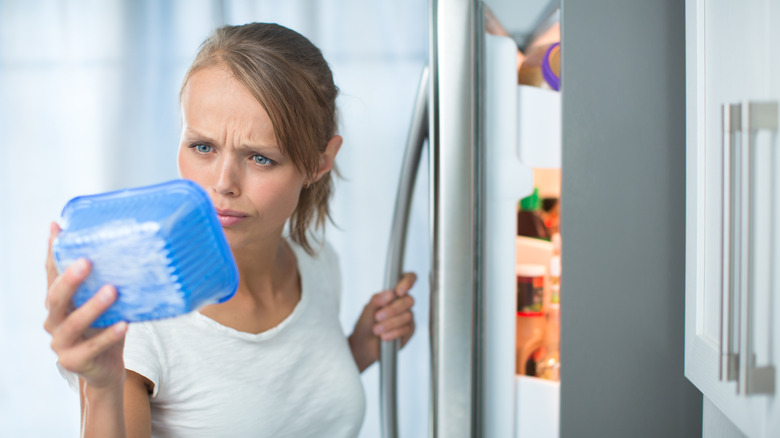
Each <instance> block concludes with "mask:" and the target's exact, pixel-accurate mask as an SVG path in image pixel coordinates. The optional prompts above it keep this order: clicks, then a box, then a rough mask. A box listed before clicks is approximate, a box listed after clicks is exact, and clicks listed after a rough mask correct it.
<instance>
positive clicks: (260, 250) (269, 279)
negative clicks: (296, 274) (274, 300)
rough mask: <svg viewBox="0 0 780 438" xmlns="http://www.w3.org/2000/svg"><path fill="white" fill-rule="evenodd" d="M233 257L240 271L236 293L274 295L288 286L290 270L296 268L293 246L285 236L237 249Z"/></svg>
mask: <svg viewBox="0 0 780 438" xmlns="http://www.w3.org/2000/svg"><path fill="white" fill-rule="evenodd" d="M233 257H234V259H235V261H236V266H237V267H238V273H239V287H238V291H237V292H236V293H242V294H248V295H251V296H252V297H255V298H263V297H271V296H272V295H274V294H275V293H279V292H280V291H283V290H284V289H286V288H285V287H284V285H285V284H286V283H287V282H288V281H289V277H290V275H291V274H290V270H291V269H295V268H296V267H295V256H294V254H293V252H292V249H291V248H290V247H289V245H288V244H287V242H286V241H285V240H284V239H283V238H282V237H281V236H279V237H277V238H275V239H270V240H269V241H266V242H261V243H258V244H255V245H252V246H249V247H243V248H238V249H234V250H233ZM296 271H297V269H296Z"/></svg>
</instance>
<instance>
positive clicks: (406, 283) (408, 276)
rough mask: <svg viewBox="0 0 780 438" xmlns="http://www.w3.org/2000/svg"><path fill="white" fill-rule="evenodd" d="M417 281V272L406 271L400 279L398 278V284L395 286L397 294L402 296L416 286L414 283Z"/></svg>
mask: <svg viewBox="0 0 780 438" xmlns="http://www.w3.org/2000/svg"><path fill="white" fill-rule="evenodd" d="M416 281H417V274H415V273H414V272H407V273H405V274H404V275H403V276H402V277H401V279H400V280H398V284H397V285H396V286H395V293H396V295H397V296H399V297H401V296H404V295H406V294H408V293H409V290H410V289H411V288H412V286H414V283H415V282H416Z"/></svg>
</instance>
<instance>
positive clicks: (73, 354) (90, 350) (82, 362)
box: [59, 321, 127, 373]
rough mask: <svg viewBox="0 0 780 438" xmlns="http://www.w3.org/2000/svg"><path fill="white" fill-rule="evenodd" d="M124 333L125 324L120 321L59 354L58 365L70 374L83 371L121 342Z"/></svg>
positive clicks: (125, 331)
mask: <svg viewBox="0 0 780 438" xmlns="http://www.w3.org/2000/svg"><path fill="white" fill-rule="evenodd" d="M126 333H127V323H126V322H124V321H120V322H118V323H116V324H114V325H112V326H110V327H108V328H106V329H105V330H103V331H101V332H99V333H98V334H96V335H95V336H93V337H91V338H89V339H87V340H85V341H84V342H81V343H79V344H78V345H76V346H75V347H73V348H69V349H67V350H64V351H63V352H61V353H60V354H59V363H60V365H62V367H63V368H65V369H66V370H69V371H72V372H76V373H78V372H81V371H85V367H87V366H88V364H90V363H92V361H93V360H94V359H95V358H96V357H97V356H99V355H100V354H102V353H103V352H105V351H106V350H108V349H109V348H111V347H113V346H114V345H116V344H117V343H119V342H123V341H124V339H125V334H126Z"/></svg>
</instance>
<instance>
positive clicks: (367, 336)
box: [349, 273, 417, 372]
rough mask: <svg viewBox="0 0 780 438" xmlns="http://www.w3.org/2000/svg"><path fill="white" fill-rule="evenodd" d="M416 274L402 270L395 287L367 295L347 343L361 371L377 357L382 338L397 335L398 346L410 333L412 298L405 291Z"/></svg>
mask: <svg viewBox="0 0 780 438" xmlns="http://www.w3.org/2000/svg"><path fill="white" fill-rule="evenodd" d="M415 281H417V276H416V275H415V274H413V273H406V274H404V275H403V276H402V277H401V280H399V281H398V284H397V285H396V286H395V291H390V290H385V291H382V292H378V293H376V294H374V296H372V297H371V300H370V301H369V302H368V304H366V307H365V308H363V313H362V314H361V315H360V318H358V321H357V323H355V330H354V331H353V332H352V336H350V337H349V346H350V348H351V349H352V356H354V357H355V362H356V363H357V365H358V369H359V370H360V371H361V372H362V371H363V370H365V369H366V368H368V366H369V365H371V364H372V363H374V362H375V361H377V360H378V359H379V348H380V345H381V342H382V341H392V340H394V339H400V342H401V347H403V346H404V345H406V343H407V342H408V341H409V339H410V338H411V337H412V334H414V315H413V314H412V306H413V305H414V298H412V296H411V295H409V289H411V288H412V286H413V285H414V282H415Z"/></svg>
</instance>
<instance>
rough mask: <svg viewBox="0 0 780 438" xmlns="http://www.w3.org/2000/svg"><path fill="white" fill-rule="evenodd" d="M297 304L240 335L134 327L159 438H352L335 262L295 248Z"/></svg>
mask: <svg viewBox="0 0 780 438" xmlns="http://www.w3.org/2000/svg"><path fill="white" fill-rule="evenodd" d="M290 246H291V247H292V248H293V251H294V253H295V255H296V257H297V260H298V269H299V272H300V276H301V299H300V301H299V302H298V304H297V305H296V307H295V309H294V310H293V312H292V313H291V314H290V315H289V316H288V317H287V318H286V319H285V320H284V321H282V322H281V323H280V324H279V325H278V326H276V327H274V328H272V329H270V330H267V331H265V332H262V333H259V334H251V333H246V332H240V331H237V330H234V329H232V328H229V327H226V326H223V325H221V324H219V323H218V322H216V321H214V320H212V319H210V318H208V317H206V316H204V315H202V314H201V313H199V312H191V313H189V314H187V315H184V316H181V317H177V318H171V319H163V320H158V321H148V322H143V323H136V324H131V325H130V329H129V330H128V333H127V339H126V341H125V352H124V358H125V367H126V368H127V369H129V370H132V371H135V372H137V373H139V374H141V375H143V376H145V377H146V378H148V379H149V380H151V381H152V382H153V383H154V391H153V394H152V396H151V398H150V402H151V414H152V436H154V437H209V438H212V437H236V438H238V437H253V438H254V437H274V438H280V437H295V438H300V437H354V436H357V434H358V432H359V430H360V426H361V423H362V421H363V415H364V413H365V396H364V393H363V386H362V383H361V380H360V375H359V371H358V369H357V366H356V365H355V361H354V359H353V357H352V353H351V351H350V349H349V344H348V342H347V339H346V336H345V335H344V332H343V331H342V329H341V325H340V323H339V318H338V311H339V298H340V287H341V285H340V276H339V267H338V259H337V256H336V254H335V252H334V251H333V249H332V248H331V247H330V246H329V245H325V246H324V248H323V249H322V251H320V253H319V255H318V256H317V257H311V256H309V255H308V254H307V253H306V251H304V250H303V249H302V248H301V247H300V246H298V245H296V244H294V243H293V242H290Z"/></svg>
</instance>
